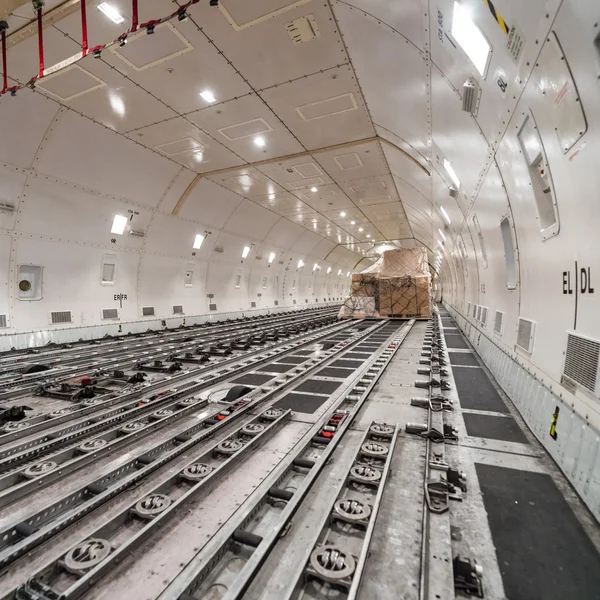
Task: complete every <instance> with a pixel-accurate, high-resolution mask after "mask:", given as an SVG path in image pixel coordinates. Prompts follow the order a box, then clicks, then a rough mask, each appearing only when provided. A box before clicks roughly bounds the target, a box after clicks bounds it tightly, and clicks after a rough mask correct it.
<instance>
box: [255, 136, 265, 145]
mask: <svg viewBox="0 0 600 600" xmlns="http://www.w3.org/2000/svg"><path fill="white" fill-rule="evenodd" d="M254 143H255V144H256V145H257V146H258V147H259V148H262V147H263V146H265V145H266V143H267V142H265V138H264V137H262V136H261V135H259V136H257V137H255V138H254Z"/></svg>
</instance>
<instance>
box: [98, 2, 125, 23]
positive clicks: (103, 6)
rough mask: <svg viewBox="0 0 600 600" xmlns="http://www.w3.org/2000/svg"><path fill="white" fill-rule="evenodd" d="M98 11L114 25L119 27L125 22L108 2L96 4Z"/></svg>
mask: <svg viewBox="0 0 600 600" xmlns="http://www.w3.org/2000/svg"><path fill="white" fill-rule="evenodd" d="M98 10H99V11H100V12H101V13H103V14H104V15H105V16H106V17H108V18H109V19H110V20H111V21H112V22H113V23H114V24H115V25H120V24H121V23H123V21H125V17H124V16H123V15H122V14H121V13H120V12H119V11H118V10H117V9H116V8H115V7H114V6H113V5H112V4H109V3H108V2H101V3H100V4H98Z"/></svg>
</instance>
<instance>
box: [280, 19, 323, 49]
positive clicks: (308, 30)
mask: <svg viewBox="0 0 600 600" xmlns="http://www.w3.org/2000/svg"><path fill="white" fill-rule="evenodd" d="M285 28H286V30H287V32H288V35H289V36H290V38H291V39H292V42H294V44H304V43H305V42H310V41H311V40H314V39H315V38H316V37H319V36H320V35H321V32H320V31H319V28H318V27H317V22H316V21H315V18H314V17H313V16H312V15H307V16H306V17H300V18H299V19H294V20H293V21H292V22H291V23H288V24H287V25H286V26H285Z"/></svg>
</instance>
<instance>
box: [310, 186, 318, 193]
mask: <svg viewBox="0 0 600 600" xmlns="http://www.w3.org/2000/svg"><path fill="white" fill-rule="evenodd" d="M310 191H311V192H312V193H313V194H314V193H315V192H317V191H318V190H317V188H316V187H314V186H313V187H311V188H310Z"/></svg>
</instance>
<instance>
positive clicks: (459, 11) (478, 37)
mask: <svg viewBox="0 0 600 600" xmlns="http://www.w3.org/2000/svg"><path fill="white" fill-rule="evenodd" d="M451 32H452V37H453V38H454V39H455V40H456V41H457V42H458V45H459V46H460V47H461V48H462V49H463V50H464V51H465V54H466V55H467V56H468V57H469V59H470V60H471V62H472V63H473V64H474V65H475V68H476V69H477V70H478V71H479V74H480V75H483V74H484V73H485V68H486V67H487V63H488V58H489V56H490V52H491V47H490V44H489V42H488V41H487V40H486V39H485V37H484V35H483V33H481V31H480V30H479V27H477V25H475V23H474V22H473V19H471V15H470V14H469V11H468V10H467V9H466V8H464V7H463V6H462V5H461V4H459V3H458V2H455V3H454V12H453V14H452V30H451Z"/></svg>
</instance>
